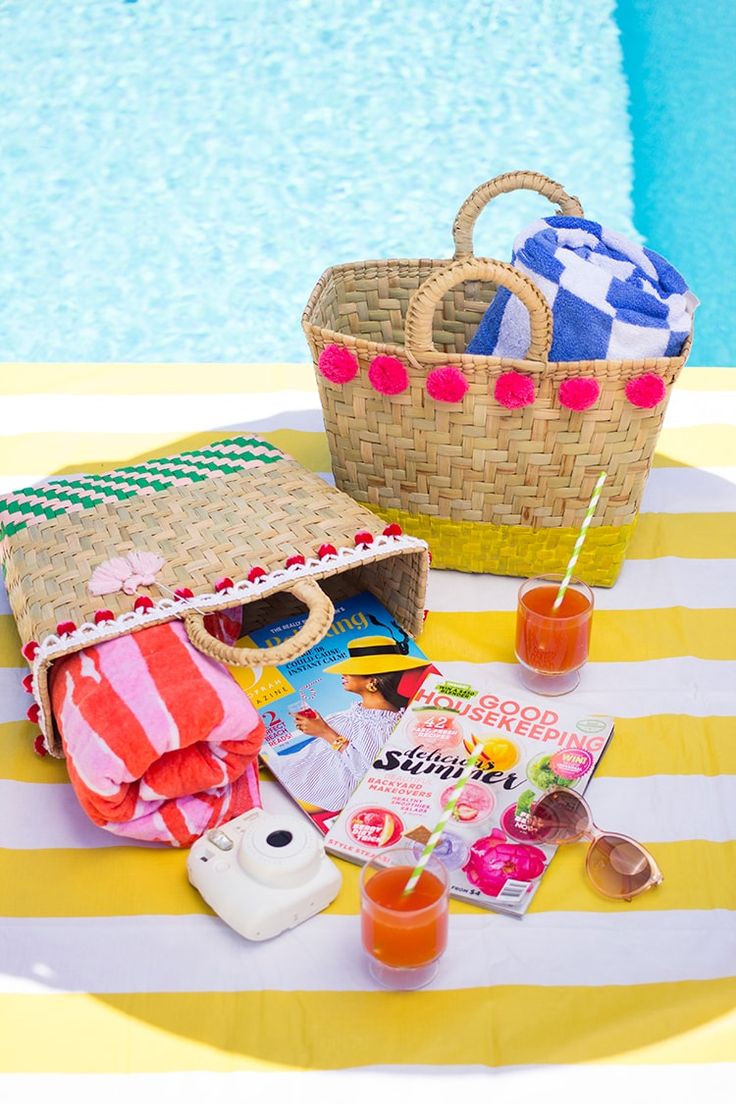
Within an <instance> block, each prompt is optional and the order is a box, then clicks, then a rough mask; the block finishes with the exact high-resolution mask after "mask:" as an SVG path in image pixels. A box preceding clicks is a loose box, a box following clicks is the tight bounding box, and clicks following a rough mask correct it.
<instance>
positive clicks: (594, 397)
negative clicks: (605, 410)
mask: <svg viewBox="0 0 736 1104" xmlns="http://www.w3.org/2000/svg"><path fill="white" fill-rule="evenodd" d="M600 393H601V386H600V384H599V383H598V380H596V379H593V377H592V376H579V377H578V378H576V379H575V378H573V379H566V380H563V381H562V383H561V384H560V391H559V396H560V403H561V404H562V406H566V407H567V408H568V410H587V409H588V407H590V406H592V405H593V403H596V402H597V401H598V396H599V395H600Z"/></svg>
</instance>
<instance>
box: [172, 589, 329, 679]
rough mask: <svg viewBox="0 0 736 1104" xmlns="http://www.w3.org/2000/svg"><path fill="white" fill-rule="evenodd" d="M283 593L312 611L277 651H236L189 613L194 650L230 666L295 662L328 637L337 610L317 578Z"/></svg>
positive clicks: (273, 649)
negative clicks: (210, 632)
mask: <svg viewBox="0 0 736 1104" xmlns="http://www.w3.org/2000/svg"><path fill="white" fill-rule="evenodd" d="M284 592H288V593H290V594H293V595H294V597H295V598H298V599H299V601H300V602H303V603H304V605H305V606H306V607H307V609H308V610H309V616H308V617H307V620H306V621H305V622H304V624H303V625H302V627H301V628H300V629H299V631H298V632H295V633H294V635H293V636H290V637H289V639H288V640H285V641H284V643H283V644H277V645H276V647H274V648H233V647H231V645H229V644H223V642H222V641H221V640H216V639H215V637H214V636H211V635H210V634H209V633H208V632H207V630H206V628H205V627H204V618H203V616H202V614H201V613H194V612H192V613H187V615H186V617H185V618H184V624H185V626H186V630H187V634H188V636H189V639H190V640H191V642H192V644H193V645H194V647H195V648H197V649H199V651H200V652H203V653H204V654H205V655H208V656H211V657H212V659H218V660H219V661H220V663H227V664H228V665H229V666H231V667H265V666H274V667H275V666H278V665H279V664H280V663H288V661H289V660H290V659H296V658H297V657H298V656H300V655H303V654H304V652H306V651H308V650H309V649H310V648H311V647H312V645H313V644H317V643H318V642H319V641H320V640H322V638H323V637H324V636H325V635H326V634H327V631H328V629H329V628H330V626H331V625H332V621H333V618H334V616H335V607H334V606H333V604H332V602H331V601H330V599H329V598H328V597H327V595H326V594H325V592H324V591H323V590H322V588H321V587H320V586H319V584H318V583H317V582H316V580H315V579H298V580H297V581H296V582H294V583H292V584H291V586H288V587H285V588H284Z"/></svg>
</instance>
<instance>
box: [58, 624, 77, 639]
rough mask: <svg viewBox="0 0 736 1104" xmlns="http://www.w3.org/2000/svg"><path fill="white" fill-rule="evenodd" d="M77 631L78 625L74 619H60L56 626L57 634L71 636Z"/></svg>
mask: <svg viewBox="0 0 736 1104" xmlns="http://www.w3.org/2000/svg"><path fill="white" fill-rule="evenodd" d="M76 631H77V626H76V625H75V624H74V622H73V621H60V622H59V624H58V625H57V626H56V635H57V636H71V635H72V633H73V632H76Z"/></svg>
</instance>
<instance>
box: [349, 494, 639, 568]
mask: <svg viewBox="0 0 736 1104" xmlns="http://www.w3.org/2000/svg"><path fill="white" fill-rule="evenodd" d="M364 505H365V506H366V507H367V508H368V509H369V510H372V511H373V513H374V514H378V515H379V517H382V518H384V519H385V520H386V521H389V522H396V523H397V524H398V525H400V526H401V528H402V529H403V530H404V532H405V533H409V534H411V536H413V537H421V538H422V540H426V542H427V544H428V545H429V548H430V551H431V553H432V567H433V568H434V567H438V568H445V569H447V570H453V571H474V572H487V573H489V574H491V575H518V576H521V577H523V578H529V577H530V576H532V575H544V574H547V573H551V572H557V573H561V572H564V570H565V568H566V566H567V561H568V560H569V558H570V553H571V552H572V549H573V545H574V544H575V540H576V538H577V535H578V532H579V530H578V529H562V528H556V529H553V528H548V529H532V528H531V527H530V526H526V525H493V524H492V523H491V522H483V521H448V520H447V518H437V517H429V516H428V515H425V514H410V513H408V512H407V511H405V510H395V509H384V508H383V507H380V508H379V507H378V506H376V505H375V504H374V503H368V502H366V503H364ZM635 525H636V522H635V521H634V522H631V523H630V524H629V525H597V526H595V527H591V528H590V529H589V530H588V534H587V536H586V538H585V544H584V545H583V547H582V550H581V552H580V558H579V559H578V562H577V564H576V567H575V575H576V576H577V577H578V578H579V579H584V580H585V582H586V583H589V584H590V585H591V586H604V587H608V586H613V584H614V583H615V582H616V579H617V578H618V574H619V572H620V570H621V566H622V564H623V561H624V556H625V555H626V549H627V547H628V544H629V541H630V540H631V537H632V536H633V533H634V527H635Z"/></svg>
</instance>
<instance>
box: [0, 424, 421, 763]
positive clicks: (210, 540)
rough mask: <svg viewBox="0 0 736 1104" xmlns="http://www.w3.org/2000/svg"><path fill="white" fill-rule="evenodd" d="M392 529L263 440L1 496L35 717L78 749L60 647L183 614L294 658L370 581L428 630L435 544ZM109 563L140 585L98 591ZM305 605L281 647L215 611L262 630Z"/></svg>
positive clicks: (241, 652)
mask: <svg viewBox="0 0 736 1104" xmlns="http://www.w3.org/2000/svg"><path fill="white" fill-rule="evenodd" d="M381 529H382V526H381V523H380V522H379V520H378V518H377V517H376V516H375V514H372V513H369V512H368V511H367V510H365V509H363V508H362V507H361V506H358V505H356V503H355V502H353V501H352V500H351V499H350V498H348V497H347V496H346V495H343V494H342V493H341V492H340V491H338V490H335V489H334V488H333V487H330V486H328V484H326V483H325V482H324V481H323V480H322V479H320V478H319V477H318V476H316V475H314V474H312V473H311V472H307V471H305V470H304V469H303V468H302V467H300V465H299V464H297V463H296V461H294V460H292V459H291V458H290V457H288V456H286V455H285V454H284V453H282V452H280V451H279V449H277V448H275V447H274V446H273V445H270V444H269V443H268V442H266V441H262V440H260V439H259V438H245V437H238V438H233V439H231V440H227V441H219V442H217V443H215V444H212V445H209V446H208V447H206V448H204V449H199V450H196V451H192V452H185V453H180V454H178V455H177V456H170V457H166V458H162V459H157V460H150V461H147V462H145V463H142V464H139V465H136V466H132V467H127V468H120V469H118V470H117V471H110V472H106V473H104V474H103V475H92V476H85V477H82V478H76V479H73V480H53V481H50V482H48V483H45V484H41V485H39V486H35V487H27V488H24V489H23V490H19V491H16V492H14V493H12V494H10V495H8V496H7V497H6V498H4V499H0V553H1V558H2V564H3V568H4V572H5V582H6V586H7V590H8V596H9V599H10V605H11V609H12V611H13V614H14V616H15V620H16V622H17V625H18V630H19V633H20V636H21V640H22V642H23V648H22V651H23V655H24V657H25V658H26V659H27V661H28V662H29V664H30V666H31V672H32V675H31V684H30V690H31V692H32V694H33V696H34V697H35V699H36V704H35V705H34V706H31V708H30V709H29V717H30V718H31V719H32V720H35V721H37V722H38V724H39V726H40V728H41V732H42V734H43V737H44V743H45V746H46V748H47V750H49V751H50V752H51V753H52V754H54V755H58V756H61V755H62V754H63V751H62V747H61V742H60V740H59V738H58V734H57V733H56V731H55V730H54V725H53V718H52V715H51V708H50V703H49V691H48V674H49V669H50V667H51V665H52V664H53V663H54V662H55V660H57V659H59V658H60V657H61V656H65V655H69V654H70V653H72V652H76V651H80V650H81V649H83V648H85V647H88V646H89V645H90V644H96V643H99V642H101V641H104V640H110V639H112V638H114V637H118V636H122V635H124V634H126V633H131V632H136V631H139V630H140V629H143V628H146V627H147V626H149V625H153V624H156V623H158V622H163V621H171V620H174V619H180V620H183V621H184V623H185V625H186V629H187V632H188V635H189V638H190V640H191V641H192V643H193V644H194V645H195V647H197V648H199V650H200V651H202V652H204V653H205V654H206V655H209V656H212V657H213V658H215V659H218V660H220V661H221V662H223V663H228V664H233V665H238V666H257V665H266V664H280V663H285V662H287V661H288V660H291V659H295V658H296V657H297V656H299V655H301V654H302V653H303V652H305V651H306V650H307V649H308V648H309V647H311V646H312V645H313V644H315V643H316V642H317V641H319V640H321V639H322V638H323V637H324V636H325V635H326V634H327V633H328V631H329V629H330V627H331V625H332V619H333V615H334V606H333V601H336V600H338V599H342V598H345V597H348V596H349V595H351V594H356V593H359V592H361V591H364V590H368V591H370V592H371V593H373V594H374V595H375V596H376V597H377V598H378V599H379V600H380V601H382V602H383V603H384V604H385V606H386V607H387V608H388V609H389V611H390V612H391V613H392V614H393V616H394V618H395V619H396V621H397V622H398V624H399V625H401V627H402V628H403V629H405V630H406V632H407V633H409V634H410V635H412V636H415V635H416V634H417V633H418V632H419V631H420V629H421V627H422V623H423V618H424V598H425V589H426V580H427V572H428V569H429V557H428V553H427V546H426V544H425V543H424V542H423V541H421V540H419V539H417V538H414V537H411V536H405V535H403V534H402V535H392V533H391V532H389V533H388V534H386V533H382V532H381ZM136 552H137V553H145V554H146V555H147V556H148V558H149V560H150V559H151V558H152V557H153V558H154V559H156V558H157V559H158V560H160V561H161V563H160V566H158V567H157V568H156V570H155V571H154V572H153V573H152V575H153V576H154V577H149V576H141V575H140V574H135V573H134V571H137V570H138V568H137V567H136V568H135V569H134V570H133V569H131V570H130V571H129V572H127V568H126V562H130V561H126V557H127V556H128V555H130V554H133V553H136ZM111 560H114V561H116V563H115V564H113V567H112V568H111V567H110V561H111ZM103 565H104V571H105V572H107V573H109V572H110V571H111V570H112V571H113V573H115V572H119V571H122V574H121V576H120V577H121V578H122V577H123V576H125V575H126V572H127V573H128V574H129V575H130V576H131V577H130V578H129V579H128V581H127V582H126V584H125V589H122V590H118V591H117V592H106V593H105V594H104V597H100V596H99V593H98V594H97V595H96V594H95V593H94V592H93V590H94V586H95V583H94V580H93V576H94V578H95V579H99V578H100V575H99V572H100V570H102V569H103ZM96 572H97V574H96ZM149 574H150V573H149ZM98 591H99V587H98ZM303 605H306V606H307V608H308V610H309V614H308V617H307V621H306V623H305V625H304V626H303V628H302V629H300V630H299V632H297V633H296V634H295V635H294V636H292V637H290V638H289V639H288V640H286V641H284V642H283V643H280V644H279V645H278V646H276V647H273V648H258V649H256V648H233V647H228V646H227V645H226V644H224V643H222V642H221V641H219V640H217V639H215V638H214V637H213V636H212V635H211V634H210V633H209V632H208V627H207V624H206V623H205V620H206V616H205V615H209V614H213V613H215V612H216V611H217V610H222V609H228V608H230V607H234V606H245V607H246V608H245V610H244V622H245V630H246V631H247V630H249V629H253V628H257V627H259V626H262V625H264V624H266V623H267V622H268V621H270V620H272V619H273V618H275V617H282V616H291V614H292V613H298V612H300V610H301V609H302V606H303Z"/></svg>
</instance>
